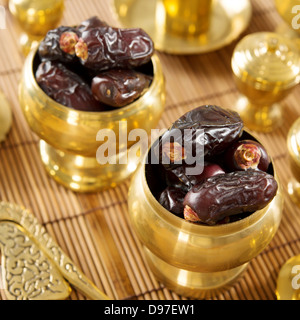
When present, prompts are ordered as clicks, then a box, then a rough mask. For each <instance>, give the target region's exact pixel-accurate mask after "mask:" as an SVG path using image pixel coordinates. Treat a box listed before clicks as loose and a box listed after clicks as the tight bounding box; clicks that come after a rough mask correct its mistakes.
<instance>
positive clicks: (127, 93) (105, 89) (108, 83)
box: [92, 69, 152, 107]
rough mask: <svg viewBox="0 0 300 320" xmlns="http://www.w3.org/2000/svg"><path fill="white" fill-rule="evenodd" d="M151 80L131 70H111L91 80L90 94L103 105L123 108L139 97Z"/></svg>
mask: <svg viewBox="0 0 300 320" xmlns="http://www.w3.org/2000/svg"><path fill="white" fill-rule="evenodd" d="M151 80H152V77H150V76H147V75H145V74H143V73H140V72H137V71H134V70H132V69H112V70H108V71H104V72H102V73H100V74H98V75H97V76H96V77H94V78H93V80H92V93H93V95H94V97H95V98H96V99H97V100H98V101H100V102H102V103H104V104H107V105H109V106H112V107H123V106H125V105H127V104H129V103H131V102H132V101H134V100H135V99H137V98H138V97H140V96H141V95H142V94H143V93H144V91H145V90H146V89H147V88H148V87H149V85H150V83H151Z"/></svg>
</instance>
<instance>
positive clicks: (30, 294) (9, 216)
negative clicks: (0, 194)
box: [0, 202, 108, 300]
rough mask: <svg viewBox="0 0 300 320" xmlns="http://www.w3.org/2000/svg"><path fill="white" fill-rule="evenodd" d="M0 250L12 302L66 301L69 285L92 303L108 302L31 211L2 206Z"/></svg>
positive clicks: (0, 207) (0, 211)
mask: <svg viewBox="0 0 300 320" xmlns="http://www.w3.org/2000/svg"><path fill="white" fill-rule="evenodd" d="M0 249H1V250H0V252H1V267H2V268H1V270H2V274H1V278H2V283H3V286H4V293H5V296H6V298H7V299H9V300H57V299H66V298H67V297H68V296H69V294H70V293H71V287H70V286H69V284H68V282H69V283H70V284H71V285H73V286H74V287H76V288H77V289H78V290H79V291H81V292H82V293H83V294H84V295H86V296H87V297H89V298H91V299H99V300H103V299H108V297H107V296H106V295H105V294H104V293H102V292H101V291H100V290H99V289H98V288H97V287H95V285H94V284H93V283H92V282H91V281H90V280H89V279H87V278H86V277H85V275H84V274H83V273H82V272H81V271H80V270H79V269H78V268H77V267H76V266H75V265H74V263H73V262H72V261H71V260H70V259H69V258H68V256H66V254H65V253H64V252H63V251H62V250H61V248H60V247H59V246H58V245H57V244H56V243H55V242H54V241H53V240H52V239H51V237H50V236H49V235H48V233H47V232H46V229H45V228H44V227H43V226H41V225H40V224H39V223H38V221H37V219H36V218H35V217H34V216H33V215H32V214H31V213H30V212H29V211H28V210H25V209H24V208H22V207H19V206H17V205H13V204H10V203H6V202H0ZM66 280H67V281H68V282H66Z"/></svg>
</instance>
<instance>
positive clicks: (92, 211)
mask: <svg viewBox="0 0 300 320" xmlns="http://www.w3.org/2000/svg"><path fill="white" fill-rule="evenodd" d="M0 4H1V0H0ZM2 4H4V5H5V7H6V9H7V5H6V1H4V0H2ZM252 4H253V16H252V20H251V23H250V25H249V27H248V28H247V30H246V31H245V32H244V33H243V34H242V35H241V36H240V37H239V39H240V38H241V37H242V36H244V35H246V34H248V33H252V32H257V31H274V30H275V29H276V27H277V26H278V25H280V24H281V23H282V22H283V21H282V19H281V17H280V16H279V14H278V13H277V11H276V9H275V7H274V2H273V1H272V0H266V1H259V0H253V1H252ZM6 11H7V15H6V24H7V29H6V30H0V43H1V50H0V89H1V90H2V91H3V92H4V93H5V94H6V96H7V98H8V99H9V101H10V103H11V105H12V107H13V114H14V122H13V128H12V130H11V132H10V134H9V136H8V138H7V140H6V141H5V142H4V143H3V144H1V145H0V200H4V201H9V202H13V203H16V204H19V205H22V206H25V207H26V208H28V209H29V210H31V211H32V212H33V213H34V215H35V216H36V217H37V218H38V220H39V221H40V223H41V224H42V225H43V226H44V227H45V228H46V229H47V231H48V232H49V234H50V235H51V236H52V237H53V239H54V240H55V241H56V242H57V243H58V244H59V245H60V246H61V247H62V249H63V250H64V251H65V252H66V253H67V254H68V255H69V257H70V258H71V259H72V260H73V261H74V263H75V264H76V265H77V266H78V267H79V268H81V269H82V271H83V272H84V273H85V275H86V276H87V277H88V278H90V279H91V280H92V281H93V282H94V283H95V284H96V286H98V287H99V289H100V290H102V291H104V292H105V293H106V294H107V295H108V296H109V297H111V298H113V299H141V300H142V299H162V300H163V299H169V300H176V299H186V298H185V297H180V296H178V295H177V294H175V293H173V292H171V291H169V290H168V289H166V288H165V287H164V286H163V285H162V284H160V283H158V282H157V281H156V279H155V278H154V277H153V275H152V274H151V272H150V270H149V268H148V266H147V264H146V262H145V260H144V257H143V253H142V248H141V244H140V242H139V241H138V239H137V238H136V235H135V234H134V232H133V230H132V229H131V226H130V223H129V220H128V213H127V191H128V187H129V181H126V182H124V183H123V184H121V185H119V186H118V187H116V188H114V189H110V190H107V191H104V192H99V193H94V194H76V193H74V192H72V191H70V190H67V189H65V188H64V187H62V186H60V185H58V184H57V183H56V182H54V181H53V180H52V179H51V178H49V177H48V176H47V174H46V172H45V171H44V168H43V166H42V163H41V161H40V158H39V153H38V138H37V136H35V135H34V134H33V133H32V132H31V131H30V129H29V127H28V125H27V123H26V121H25V119H24V117H23V114H22V112H21V109H20V106H19V102H18V97H17V88H18V81H19V79H20V75H21V69H22V65H23V61H24V57H23V56H22V54H21V53H20V52H19V48H18V44H17V31H16V27H15V24H14V21H13V18H12V17H11V15H10V13H9V12H8V10H6ZM95 14H96V15H98V16H99V17H100V18H102V19H104V20H106V21H107V22H108V23H110V24H113V25H117V21H116V20H115V17H114V16H113V13H112V10H111V7H110V0H101V1H99V0H85V1H81V0H66V8H65V12H64V16H63V20H62V24H66V25H74V24H76V23H78V22H79V21H82V20H84V19H86V18H89V17H90V16H92V15H95ZM239 39H237V40H236V41H235V42H233V43H232V44H231V45H229V46H227V47H225V48H223V49H221V50H218V51H215V52H212V53H207V54H202V55H192V56H173V55H168V54H163V53H158V55H159V57H160V59H161V62H162V64H163V71H164V74H165V78H166V89H167V101H166V109H165V112H164V114H163V117H162V119H161V121H160V123H159V127H160V128H166V127H168V126H169V125H170V123H171V122H172V121H174V120H175V119H176V118H178V117H179V116H180V115H182V114H183V113H184V112H186V111H188V110H190V109H191V108H193V107H196V106H198V105H201V104H205V103H209V104H217V105H220V106H223V107H227V108H230V107H232V106H233V105H234V103H235V101H236V99H237V98H238V91H237V89H236V87H235V84H234V82H233V78H232V72H231V67H230V60H231V55H232V52H233V49H234V47H235V45H236V43H237V41H238V40H239ZM298 101H300V90H299V88H298V87H297V88H296V89H295V90H294V91H293V93H292V94H291V95H290V96H289V97H288V98H286V100H284V102H283V104H284V108H285V112H284V119H283V120H284V124H283V126H282V127H281V128H280V129H278V130H276V131H275V132H272V133H269V134H257V136H258V137H259V139H260V140H261V141H262V142H263V143H264V144H265V145H266V147H267V149H268V151H269V153H270V154H271V156H272V157H273V159H274V162H275V164H276V166H277V170H278V174H279V179H280V181H281V183H282V186H283V189H284V194H285V206H284V211H283V218H282V222H281V225H280V228H279V230H278V232H277V234H276V236H275V238H274V239H273V240H272V242H271V243H270V245H269V246H268V247H267V248H266V249H265V250H264V251H263V252H262V253H261V254H260V255H259V256H258V257H257V258H255V259H253V260H252V261H251V262H250V265H249V267H248V269H247V271H246V272H245V273H244V275H243V277H242V278H240V279H239V280H238V281H237V282H236V283H235V284H234V285H233V286H232V287H231V288H230V289H229V290H228V291H225V292H224V293H222V294H220V295H218V296H217V297H216V299H226V300H232V299H234V300H240V299H250V300H251V299H252V300H254V299H260V300H266V299H276V296H275V293H274V290H275V286H276V278H277V274H278V272H279V269H280V267H281V266H282V264H283V263H284V262H285V261H286V260H287V259H288V258H289V257H291V256H293V255H296V254H299V253H300V210H299V208H297V207H296V206H295V205H294V204H293V203H292V201H291V200H290V198H289V195H288V193H287V182H288V180H289V179H290V178H291V177H292V174H291V171H290V169H289V165H288V153H287V147H286V136H287V132H288V130H289V128H290V126H291V124H292V123H293V122H294V121H295V119H297V117H298V116H300V106H299V103H298ZM0 292H1V291H0ZM0 298H1V295H0ZM4 298H5V297H4V295H3V294H2V299H4ZM70 299H74V300H76V299H85V297H84V296H82V295H81V294H79V293H78V292H76V291H73V292H72V294H71V296H70Z"/></svg>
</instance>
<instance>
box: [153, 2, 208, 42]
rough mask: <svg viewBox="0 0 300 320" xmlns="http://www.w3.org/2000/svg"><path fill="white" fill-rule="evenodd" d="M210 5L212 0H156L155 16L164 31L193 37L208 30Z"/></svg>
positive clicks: (179, 35)
mask: <svg viewBox="0 0 300 320" xmlns="http://www.w3.org/2000/svg"><path fill="white" fill-rule="evenodd" d="M211 7H212V0H190V1H182V0H158V1H157V12H156V16H157V19H158V20H159V21H158V23H161V25H162V28H163V29H164V32H165V33H167V34H173V35H174V36H178V37H183V38H186V37H191V36H192V37H194V36H200V35H201V34H203V33H206V32H207V31H208V30H209V24H210V17H211Z"/></svg>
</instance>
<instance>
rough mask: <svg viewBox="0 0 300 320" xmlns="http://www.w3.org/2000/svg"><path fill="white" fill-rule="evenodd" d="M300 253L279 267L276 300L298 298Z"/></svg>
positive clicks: (299, 292) (299, 298) (299, 289)
mask: <svg viewBox="0 0 300 320" xmlns="http://www.w3.org/2000/svg"><path fill="white" fill-rule="evenodd" d="M299 272H300V255H298V256H294V257H292V258H290V259H289V260H288V261H287V262H286V263H285V264H284V265H283V266H282V267H281V269H280V272H279V274H278V277H277V287H276V295H277V299H278V300H300V288H299Z"/></svg>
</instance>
